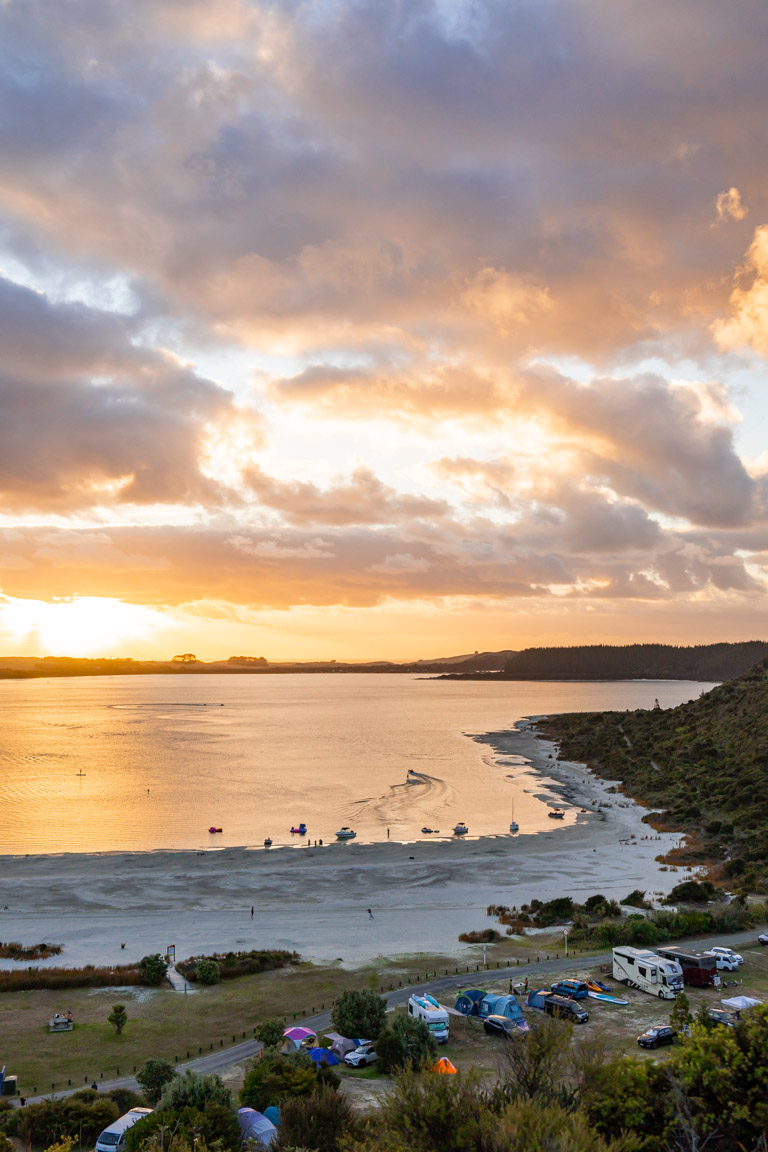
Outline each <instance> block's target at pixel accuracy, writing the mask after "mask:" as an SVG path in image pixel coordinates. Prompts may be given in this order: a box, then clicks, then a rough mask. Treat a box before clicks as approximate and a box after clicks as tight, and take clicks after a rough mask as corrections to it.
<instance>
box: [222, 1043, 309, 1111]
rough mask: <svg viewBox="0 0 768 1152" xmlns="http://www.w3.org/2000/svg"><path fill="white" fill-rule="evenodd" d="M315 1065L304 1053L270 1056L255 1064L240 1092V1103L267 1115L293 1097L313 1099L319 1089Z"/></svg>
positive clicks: (267, 1055)
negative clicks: (269, 1109)
mask: <svg viewBox="0 0 768 1152" xmlns="http://www.w3.org/2000/svg"><path fill="white" fill-rule="evenodd" d="M317 1076H318V1074H317V1072H316V1070H315V1065H314V1064H313V1063H312V1061H311V1060H310V1058H309V1056H308V1055H307V1054H306V1053H304V1052H297V1053H296V1054H295V1055H291V1056H282V1055H281V1054H280V1053H279V1052H268V1053H266V1054H265V1055H264V1056H262V1057H261V1059H260V1060H257V1061H255V1063H254V1064H253V1066H252V1067H251V1068H250V1070H249V1071H248V1072H247V1074H246V1077H245V1081H244V1083H243V1087H242V1088H241V1090H240V1103H241V1104H242V1105H243V1106H244V1107H246V1108H255V1109H256V1110H257V1111H258V1112H263V1111H264V1109H265V1108H268V1107H269V1106H270V1104H277V1105H280V1104H282V1102H283V1101H284V1100H288V1099H290V1098H291V1097H293V1096H311V1095H312V1093H313V1092H314V1091H315V1090H316V1088H317Z"/></svg>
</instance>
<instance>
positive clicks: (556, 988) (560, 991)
mask: <svg viewBox="0 0 768 1152" xmlns="http://www.w3.org/2000/svg"><path fill="white" fill-rule="evenodd" d="M550 987H551V989H552V991H553V992H555V993H556V994H557V995H558V996H569V997H570V998H571V1000H585V999H586V998H587V996H589V988H588V987H587V985H586V984H585V983H584V981H583V980H558V982H557V984H551V985H550Z"/></svg>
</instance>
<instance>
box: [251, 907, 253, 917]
mask: <svg viewBox="0 0 768 1152" xmlns="http://www.w3.org/2000/svg"><path fill="white" fill-rule="evenodd" d="M251 920H253V904H251Z"/></svg>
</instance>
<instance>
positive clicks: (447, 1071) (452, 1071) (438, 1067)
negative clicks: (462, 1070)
mask: <svg viewBox="0 0 768 1152" xmlns="http://www.w3.org/2000/svg"><path fill="white" fill-rule="evenodd" d="M430 1072H439V1073H440V1074H441V1075H442V1076H455V1075H456V1073H457V1072H458V1068H456V1067H455V1065H453V1064H451V1062H450V1060H449V1059H448V1057H447V1056H441V1057H440V1059H439V1060H438V1062H437V1064H433V1065H432V1067H431V1068H430Z"/></svg>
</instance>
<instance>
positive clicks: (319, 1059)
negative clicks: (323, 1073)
mask: <svg viewBox="0 0 768 1152" xmlns="http://www.w3.org/2000/svg"><path fill="white" fill-rule="evenodd" d="M309 1058H310V1060H314V1062H315V1064H327V1065H328V1067H329V1068H332V1067H333V1065H334V1064H339V1063H340V1060H339V1058H338V1056H337V1055H336V1054H335V1053H334V1052H332V1051H331V1049H330V1048H310V1050H309Z"/></svg>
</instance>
